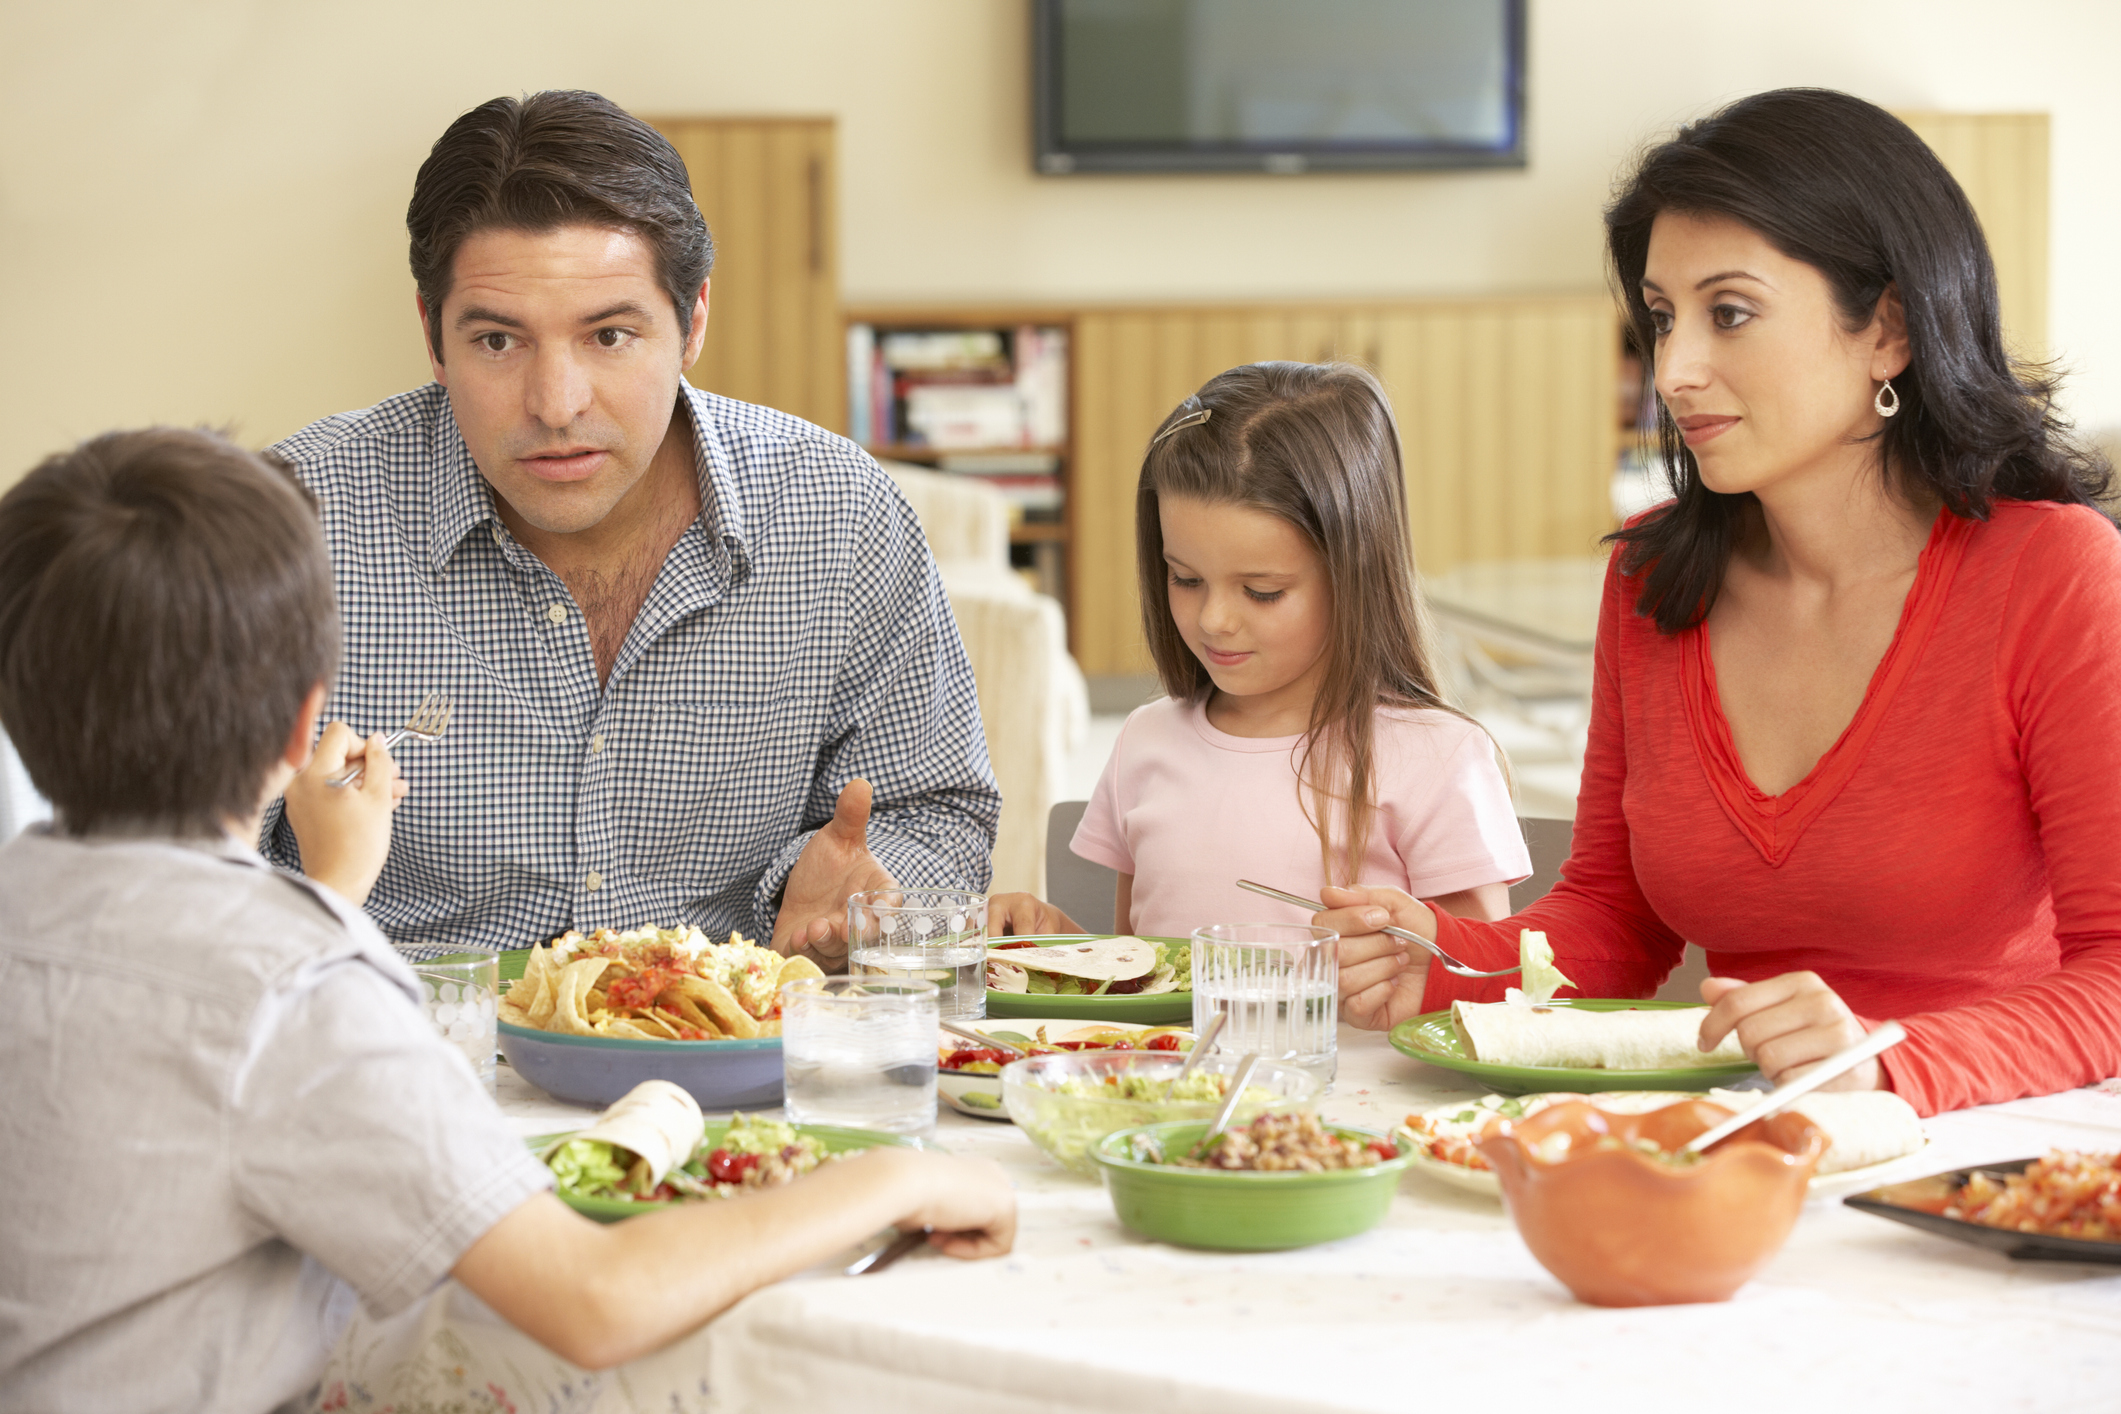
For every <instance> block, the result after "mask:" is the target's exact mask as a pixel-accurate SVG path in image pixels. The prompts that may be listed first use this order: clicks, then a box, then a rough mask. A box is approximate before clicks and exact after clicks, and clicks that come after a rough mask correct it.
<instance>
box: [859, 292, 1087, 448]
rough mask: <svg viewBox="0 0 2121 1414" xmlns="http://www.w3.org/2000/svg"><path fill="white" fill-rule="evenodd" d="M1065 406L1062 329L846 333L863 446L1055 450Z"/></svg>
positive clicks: (1064, 429)
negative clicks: (1037, 448)
mask: <svg viewBox="0 0 2121 1414" xmlns="http://www.w3.org/2000/svg"><path fill="white" fill-rule="evenodd" d="M1067 402H1068V332H1067V330H1065V329H1058V328H1041V327H1038V326H1035V325H1029V324H1025V325H1019V326H1017V327H1015V328H1013V329H884V330H879V329H878V328H876V326H874V325H871V324H851V325H849V326H848V328H847V406H848V417H849V422H850V430H851V431H852V433H853V435H854V438H855V440H857V441H859V442H862V443H864V444H865V445H868V446H872V447H886V446H908V447H926V448H931V449H934V450H936V451H939V452H940V451H944V450H964V449H984V448H1003V447H1057V446H1059V445H1061V444H1062V443H1063V442H1065V441H1066V440H1067V435H1068V408H1067Z"/></svg>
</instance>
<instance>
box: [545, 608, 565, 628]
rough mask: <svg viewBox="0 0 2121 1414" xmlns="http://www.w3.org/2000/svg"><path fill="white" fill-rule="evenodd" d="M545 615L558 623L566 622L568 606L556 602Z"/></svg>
mask: <svg viewBox="0 0 2121 1414" xmlns="http://www.w3.org/2000/svg"><path fill="white" fill-rule="evenodd" d="M545 617H546V618H548V619H551V620H552V621H553V622H554V623H556V624H563V623H566V622H567V606H566V605H565V604H555V605H553V606H552V607H551V608H549V609H547V610H546V611H545Z"/></svg>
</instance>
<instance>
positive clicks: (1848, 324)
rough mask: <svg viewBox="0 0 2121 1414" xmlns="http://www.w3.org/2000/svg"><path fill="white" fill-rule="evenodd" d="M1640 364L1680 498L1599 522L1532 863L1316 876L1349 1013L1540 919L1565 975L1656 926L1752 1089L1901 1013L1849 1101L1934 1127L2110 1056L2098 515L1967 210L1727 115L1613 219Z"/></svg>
mask: <svg viewBox="0 0 2121 1414" xmlns="http://www.w3.org/2000/svg"><path fill="white" fill-rule="evenodd" d="M1606 233H1607V241H1608V249H1609V254H1610V257H1611V260H1612V265H1613V269H1614V272H1615V274H1616V276H1617V283H1618V288H1619V289H1620V290H1622V291H1623V292H1624V295H1625V298H1626V300H1627V311H1628V315H1629V318H1630V321H1631V323H1632V325H1633V329H1634V337H1635V339H1636V340H1637V346H1638V347H1641V348H1644V349H1649V350H1653V351H1654V356H1655V370H1656V386H1657V393H1658V397H1659V399H1660V406H1661V431H1662V443H1663V451H1664V461H1665V466H1666V469H1667V471H1668V473H1669V474H1670V476H1671V478H1672V482H1673V487H1674V490H1675V492H1676V495H1675V498H1674V499H1673V500H1672V501H1670V502H1667V503H1666V504H1665V505H1663V506H1661V507H1658V508H1656V509H1653V510H1651V511H1649V512H1647V513H1646V514H1645V515H1643V516H1641V517H1639V518H1638V519H1637V520H1635V521H1634V522H1632V523H1631V524H1630V525H1629V526H1628V527H1627V528H1626V529H1624V530H1623V531H1621V532H1620V534H1619V535H1618V537H1617V538H1618V539H1619V541H1620V542H1621V543H1620V545H1619V548H1618V550H1617V551H1616V552H1615V554H1614V557H1613V563H1612V566H1611V568H1610V569H1609V570H1608V572H1607V580H1606V597H1605V605H1604V609H1603V612H1602V614H1601V616H1600V619H1599V628H1598V671H1597V677H1596V679H1595V686H1594V689H1593V696H1592V711H1591V734H1590V746H1589V750H1588V752H1587V754H1586V757H1585V762H1584V770H1583V788H1582V792H1581V794H1580V796H1579V798H1578V808H1577V814H1576V833H1575V840H1574V846H1573V848H1572V850H1571V852H1570V856H1569V862H1568V865H1567V867H1566V868H1565V869H1564V871H1563V875H1562V882H1561V883H1560V884H1559V885H1558V886H1556V888H1555V889H1554V891H1553V892H1552V893H1550V894H1548V895H1547V896H1546V897H1545V898H1544V899H1542V900H1540V902H1539V903H1537V904H1535V905H1533V906H1532V907H1531V908H1530V909H1528V910H1527V911H1526V913H1525V915H1524V917H1523V918H1522V919H1511V920H1509V921H1508V922H1507V923H1506V924H1503V925H1500V926H1496V925H1491V924H1484V923H1474V922H1466V921H1461V920H1456V919H1452V918H1447V917H1443V916H1440V915H1433V914H1432V912H1431V910H1430V909H1428V908H1426V907H1424V906H1423V905H1422V904H1420V903H1418V902H1415V901H1414V900H1412V899H1410V898H1407V897H1405V895H1404V894H1401V893H1396V892H1394V891H1391V890H1380V889H1371V890H1366V891H1360V892H1355V893H1345V894H1343V893H1333V894H1329V895H1326V896H1325V898H1326V902H1327V903H1329V904H1332V905H1334V907H1333V908H1332V910H1331V911H1329V912H1327V913H1325V914H1323V915H1321V916H1320V919H1319V921H1320V922H1321V923H1324V924H1325V925H1326V926H1328V927H1335V928H1338V929H1340V930H1341V932H1342V934H1343V941H1342V946H1341V961H1342V970H1341V974H1340V976H1341V987H1342V1013H1341V1014H1342V1015H1343V1016H1345V1017H1346V1018H1348V1019H1349V1020H1351V1021H1353V1022H1355V1023H1356V1024H1357V1025H1366V1026H1375V1027H1380V1028H1381V1027H1386V1026H1390V1025H1392V1024H1393V1023H1394V1022H1395V1021H1398V1020H1400V1019H1402V1018H1405V1017H1408V1016H1412V1015H1414V1014H1416V1013H1417V1012H1421V1011H1426V1010H1430V1009H1432V1008H1435V1007H1440V1006H1445V1005H1448V1004H1449V1003H1450V1002H1451V1001H1452V1000H1453V999H1454V998H1458V997H1475V996H1481V995H1487V994H1492V993H1493V992H1495V991H1497V990H1499V989H1498V988H1489V987H1485V986H1482V985H1480V984H1467V983H1465V982H1462V981H1460V980H1459V979H1456V978H1451V977H1447V976H1445V975H1444V974H1443V972H1442V970H1441V969H1429V968H1427V967H1426V966H1425V962H1424V960H1423V959H1422V958H1418V957H1417V958H1409V957H1408V955H1407V953H1406V951H1405V949H1404V948H1403V947H1401V945H1400V944H1398V943H1397V942H1395V941H1394V940H1393V939H1391V938H1389V937H1386V936H1383V935H1381V934H1379V933H1377V932H1376V931H1375V929H1376V927H1377V925H1378V924H1380V923H1383V922H1384V921H1386V918H1387V917H1388V916H1390V917H1393V918H1395V920H1396V921H1397V922H1398V923H1399V924H1400V926H1402V927H1405V928H1410V929H1413V930H1414V931H1417V932H1419V933H1421V934H1422V935H1423V936H1424V937H1433V938H1435V939H1436V941H1437V942H1439V943H1441V944H1442V945H1443V947H1444V949H1445V950H1446V951H1447V952H1449V953H1451V954H1452V955H1453V956H1454V957H1457V958H1458V959H1460V960H1461V961H1464V962H1469V963H1472V964H1474V965H1475V966H1478V967H1482V968H1492V967H1500V966H1507V965H1509V963H1510V962H1511V961H1513V960H1514V959H1515V957H1516V954H1517V934H1518V930H1519V928H1520V927H1533V928H1542V929H1544V930H1545V931H1546V932H1547V933H1548V934H1549V936H1550V937H1551V938H1552V939H1553V943H1554V950H1555V952H1556V953H1557V954H1558V961H1559V963H1560V965H1561V967H1562V969H1563V970H1564V971H1565V972H1567V973H1568V975H1569V976H1570V977H1572V978H1573V979H1575V981H1576V982H1577V983H1578V984H1579V985H1580V986H1581V987H1582V989H1583V991H1584V993H1585V994H1586V995H1588V996H1605V997H1633V996H1648V995H1649V994H1650V993H1651V992H1652V991H1654V990H1655V989H1656V987H1657V985H1658V983H1659V982H1661V981H1662V980H1663V979H1664V977H1665V975H1666V973H1667V972H1669V971H1670V969H1671V967H1672V965H1673V964H1674V963H1675V962H1676V961H1677V960H1678V958H1679V955H1680V951H1681V949H1682V947H1683V946H1684V944H1685V942H1687V941H1692V942H1695V943H1698V944H1700V945H1701V946H1702V947H1704V948H1705V949H1706V950H1707V952H1708V955H1709V964H1710V966H1711V967H1712V968H1713V969H1714V970H1715V972H1716V973H1718V974H1719V975H1717V976H1714V977H1711V978H1710V979H1709V980H1708V981H1706V982H1705V983H1703V985H1702V994H1703V997H1704V999H1705V1000H1707V1001H1708V1002H1710V1003H1711V1004H1712V1009H1711V1010H1710V1012H1709V1015H1708V1017H1707V1019H1706V1020H1705V1021H1704V1023H1703V1025H1702V1035H1701V1044H1702V1048H1703V1049H1704V1050H1707V1049H1709V1048H1711V1047H1713V1046H1715V1045H1716V1044H1717V1043H1719V1042H1720V1041H1721V1040H1722V1039H1723V1038H1724V1037H1725V1036H1727V1035H1729V1034H1731V1033H1732V1032H1733V1031H1735V1032H1736V1033H1737V1035H1738V1038H1739V1040H1740V1041H1741V1043H1743V1045H1744V1047H1745V1051H1746V1054H1747V1055H1748V1056H1749V1057H1751V1058H1752V1059H1753V1060H1755V1061H1757V1062H1758V1063H1759V1065H1760V1067H1761V1069H1762V1070H1763V1071H1764V1072H1765V1073H1766V1074H1767V1075H1768V1076H1769V1078H1770V1079H1775V1080H1781V1079H1785V1078H1788V1077H1789V1076H1790V1075H1792V1074H1793V1073H1796V1072H1798V1071H1800V1070H1801V1069H1802V1068H1803V1067H1805V1066H1807V1065H1809V1064H1811V1063H1812V1062H1814V1061H1818V1060H1820V1059H1823V1058H1824V1057H1826V1056H1828V1055H1830V1054H1832V1053H1833V1052H1834V1051H1836V1050H1839V1049H1841V1048H1842V1047H1844V1046H1847V1045H1849V1044H1850V1043H1852V1042H1854V1041H1855V1040H1857V1039H1859V1038H1860V1037H1861V1036H1862V1035H1863V1033H1864V1031H1865V1029H1866V1026H1867V1023H1866V1020H1865V1019H1866V1018H1873V1017H1875V1018H1883V1017H1898V1018H1899V1019H1900V1021H1901V1022H1902V1023H1903V1024H1904V1025H1905V1026H1906V1027H1907V1031H1908V1039H1907V1040H1906V1041H1905V1042H1904V1043H1902V1044H1901V1045H1900V1046H1898V1047H1896V1048H1895V1049H1893V1050H1891V1051H1888V1052H1886V1053H1885V1055H1884V1056H1883V1057H1882V1058H1880V1060H1878V1061H1872V1062H1869V1063H1867V1064H1866V1065H1864V1066H1863V1067H1861V1068H1859V1069H1858V1070H1856V1071H1853V1072H1851V1073H1850V1074H1849V1075H1848V1076H1846V1077H1844V1078H1843V1079H1842V1080H1840V1081H1838V1082H1834V1083H1835V1084H1836V1085H1837V1086H1839V1087H1841V1088H1851V1087H1877V1086H1884V1087H1886V1088H1890V1089H1893V1090H1896V1091H1898V1092H1899V1093H1900V1094H1901V1095H1902V1096H1903V1097H1904V1098H1905V1099H1906V1100H1907V1101H1908V1102H1909V1103H1910V1104H1912V1105H1913V1106H1914V1107H1915V1108H1916V1109H1917V1110H1918V1111H1920V1112H1922V1113H1925V1114H1930V1113H1935V1112H1937V1111H1939V1110H1949V1109H1956V1108H1958V1107H1960V1106H1963V1105H1973V1104H1981V1103H1984V1102H1987V1101H1993V1100H2008V1099H2011V1098H2013V1097H2015V1096H2019V1095H2030V1094H2042V1093H2045V1092H2048V1091H2051V1090H2059V1089H2063V1088H2065V1087H2067V1086H2072V1085H2082V1084H2085V1083H2087V1082H2089V1081H2093V1080H2098V1079H2101V1078H2103V1077H2106V1076H2110V1075H2113V1074H2115V1073H2116V1072H2121V883H2117V875H2116V872H2115V869H2114V840H2115V839H2116V837H2117V836H2121V536H2116V535H2115V533H2114V526H2113V523H2112V522H2111V521H2109V520H2108V519H2107V518H2106V517H2105V516H2103V515H2101V514H2100V512H2099V511H2098V510H2097V509H2095V508H2094V506H2093V505H2092V504H2090V503H2091V502H2093V501H2095V500H2097V499H2099V498H2100V497H2102V496H2104V495H2105V494H2106V492H2107V489H2108V468H2107V467H2106V465H2105V464H2104V462H2103V461H2102V460H2101V459H2100V458H2098V457H2095V456H2091V455H2089V454H2087V453H2085V452H2083V451H2081V450H2080V449H2078V448H2077V447H2076V446H2075V445H2074V444H2073V443H2072V442H2071V440H2070V438H2069V436H2068V435H2067V429H2066V428H2065V427H2064V425H2063V424H2062V423H2061V421H2060V419H2059V418H2058V417H2057V416H2056V414H2055V411H2054V385H2053V382H2052V381H2051V380H2050V379H2049V378H2048V376H2047V375H2046V373H2045V372H2044V370H2041V369H2038V368H2026V367H2023V366H2014V365H2013V364H2012V362H2011V360H2010V358H2009V356H2008V355H2007V354H2006V352H2005V349H2004V343H2003V336H2002V331H2001V328H2000V321H1999V318H1998V313H1997V300H1996V279H1995V271H1994V267H1993V266H1992V264H1991V263H1990V260H1989V253H1988V247H1987V245H1986V243H1985V242H1984V241H1983V240H1982V236H1981V227H1980V224H1979V223H1978V222H1977V221H1976V220H1975V218H1974V213H1973V210H1972V208H1971V207H1970V206H1969V205H1968V204H1967V200H1966V197H1965V195H1964V194H1963V193H1962V192H1961V191H1960V190H1959V187H1958V184H1957V183H1956V182H1954V181H1953V180H1952V178H1951V175H1950V174H1949V173H1948V172H1946V171H1945V169H1944V167H1943V165H1942V164H1941V163H1939V162H1938V160H1937V158H1936V156H1935V155H1934V154H1933V153H1932V152H1931V151H1930V150H1929V149H1928V148H1927V147H1925V146H1924V145H1923V143H1922V140H1921V139H1920V138H1918V137H1917V136H1916V135H1915V134H1914V133H1913V132H1912V131H1910V130H1909V129H1908V127H1907V125H1906V124H1904V123H1902V122H1901V121H1900V120H1899V119H1897V118H1894V117H1893V116H1892V115H1890V114H1888V113H1886V112H1884V111H1883V110H1881V109H1879V108H1876V107H1873V106H1872V105H1870V104H1868V103H1865V102H1863V101H1862V100H1860V99H1856V98H1851V97H1849V96H1848V95H1846V94H1841V93H1829V92H1825V91H1823V90H1816V89H1809V90H1808V89H1785V90H1781V91H1778V92H1774V93H1764V94H1759V95H1756V96H1754V97H1752V98H1748V99H1744V100H1742V101H1740V102H1738V103H1735V104H1733V105H1732V106H1731V107H1729V108H1727V109H1725V110H1724V111H1723V112H1721V113H1718V114H1716V115H1715V116H1714V117H1711V118H1708V119H1706V120H1704V121H1702V122H1699V123H1696V124H1693V125H1692V126H1690V127H1688V128H1686V129H1684V130H1682V131H1681V132H1680V133H1679V134H1678V136H1676V137H1675V138H1673V139H1672V140H1671V141H1669V142H1666V143H1663V144H1661V145H1659V146H1658V147H1656V148H1654V149H1652V150H1651V151H1650V152H1649V153H1648V154H1647V155H1646V156H1645V157H1644V158H1643V159H1642V162H1641V165H1640V166H1639V167H1638V169H1637V170H1636V171H1635V172H1634V174H1633V175H1632V177H1631V178H1630V179H1629V181H1628V182H1627V183H1626V185H1625V186H1624V187H1623V188H1622V190H1621V193H1620V196H1619V198H1618V199H1617V200H1616V201H1615V203H1614V204H1613V206H1612V208H1611V209H1610V210H1608V211H1607V213H1606Z"/></svg>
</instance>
